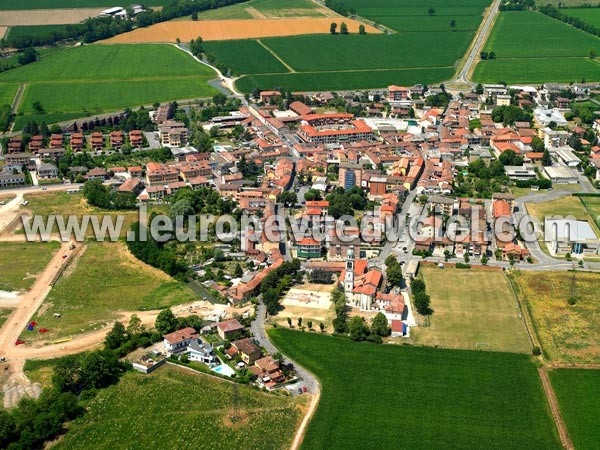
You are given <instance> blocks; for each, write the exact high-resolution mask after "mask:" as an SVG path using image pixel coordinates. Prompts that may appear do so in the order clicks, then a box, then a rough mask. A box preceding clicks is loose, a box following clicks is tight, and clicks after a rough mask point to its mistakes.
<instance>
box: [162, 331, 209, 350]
mask: <svg viewBox="0 0 600 450" xmlns="http://www.w3.org/2000/svg"><path fill="white" fill-rule="evenodd" d="M199 337H200V336H199V335H198V333H196V330H194V329H193V328H192V327H187V328H183V329H181V330H177V331H174V332H173V333H169V334H165V335H164V336H163V346H164V348H165V350H166V351H167V352H169V353H177V352H181V351H184V350H185V349H186V348H187V347H188V346H189V345H190V344H191V343H192V342H198V339H199Z"/></svg>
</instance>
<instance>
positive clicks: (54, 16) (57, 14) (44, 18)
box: [0, 8, 102, 26]
mask: <svg viewBox="0 0 600 450" xmlns="http://www.w3.org/2000/svg"><path fill="white" fill-rule="evenodd" d="M101 11H102V8H77V9H38V10H29V11H2V10H0V25H8V26H19V25H59V24H67V23H79V22H82V21H84V20H85V19H88V18H90V17H96V16H98V14H100V12H101Z"/></svg>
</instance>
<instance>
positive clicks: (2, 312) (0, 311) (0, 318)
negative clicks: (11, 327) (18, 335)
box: [0, 308, 12, 328]
mask: <svg viewBox="0 0 600 450" xmlns="http://www.w3.org/2000/svg"><path fill="white" fill-rule="evenodd" d="M10 313H12V309H5V308H0V328H2V325H4V322H6V320H7V319H8V316H10Z"/></svg>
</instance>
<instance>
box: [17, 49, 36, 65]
mask: <svg viewBox="0 0 600 450" xmlns="http://www.w3.org/2000/svg"><path fill="white" fill-rule="evenodd" d="M37 59H38V52H37V50H36V49H35V48H33V47H28V48H26V49H25V51H24V52H23V53H21V54H20V55H19V57H18V58H17V61H19V64H21V65H22V66H25V65H27V64H31V63H32V62H36V61H37Z"/></svg>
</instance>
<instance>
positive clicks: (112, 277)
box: [22, 242, 197, 341]
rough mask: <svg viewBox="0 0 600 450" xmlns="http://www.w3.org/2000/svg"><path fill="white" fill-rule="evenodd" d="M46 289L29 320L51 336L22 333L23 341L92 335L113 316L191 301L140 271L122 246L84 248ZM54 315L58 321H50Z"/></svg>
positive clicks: (169, 283) (174, 286) (160, 277)
mask: <svg viewBox="0 0 600 450" xmlns="http://www.w3.org/2000/svg"><path fill="white" fill-rule="evenodd" d="M86 247H87V248H86V249H85V251H84V253H83V255H82V256H81V257H80V258H77V259H76V260H75V261H74V262H73V263H72V265H71V266H70V267H69V268H68V269H67V270H66V271H65V273H64V275H63V276H62V277H61V279H60V280H59V281H58V283H56V285H55V286H54V287H53V288H52V290H51V291H50V293H49V294H48V297H47V298H46V300H45V302H44V304H43V305H42V307H41V308H40V311H38V313H37V314H36V316H35V320H36V321H37V322H38V323H39V324H40V326H42V327H46V328H49V329H50V330H51V331H50V332H48V333H46V334H44V335H40V334H39V333H30V332H24V334H23V335H22V336H23V337H24V338H25V339H26V340H29V341H31V340H36V339H38V340H39V339H44V340H52V339H58V338H61V337H65V336H71V335H74V334H79V333H81V332H84V331H90V330H93V329H98V327H99V326H102V325H104V324H106V323H108V322H110V321H111V320H114V319H115V318H117V317H118V316H119V314H118V312H119V311H136V310H149V309H157V308H164V307H168V306H171V305H178V304H183V303H188V302H192V301H194V300H195V299H196V298H197V297H196V296H195V295H194V293H193V292H192V291H191V290H189V289H188V288H187V287H186V286H185V285H183V284H180V283H178V282H176V281H175V280H173V279H172V278H170V277H169V276H167V275H165V274H164V273H163V272H160V271H158V270H157V269H154V268H151V267H149V266H145V265H143V264H141V263H140V261H138V260H136V259H135V258H134V257H133V256H131V254H130V253H129V252H128V251H127V250H126V248H125V246H124V244H123V243H121V242H118V243H89V244H87V246H86ZM54 313H60V314H61V315H62V317H61V318H60V319H55V318H54V317H53V314H54Z"/></svg>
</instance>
